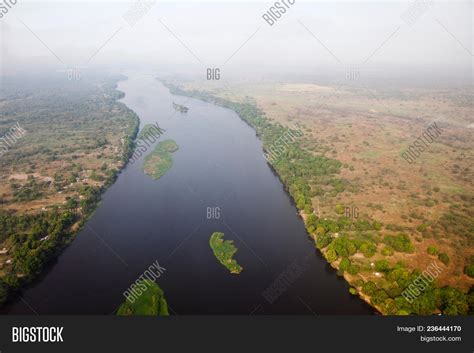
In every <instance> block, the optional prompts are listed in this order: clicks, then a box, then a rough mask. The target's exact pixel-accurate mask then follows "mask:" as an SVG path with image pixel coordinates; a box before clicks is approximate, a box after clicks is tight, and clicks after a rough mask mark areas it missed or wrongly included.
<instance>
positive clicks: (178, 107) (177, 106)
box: [173, 102, 189, 113]
mask: <svg viewBox="0 0 474 353" xmlns="http://www.w3.org/2000/svg"><path fill="white" fill-rule="evenodd" d="M173 108H174V110H176V111H178V112H181V113H187V112H188V110H189V108H188V107H185V106H184V105H180V104H177V103H175V102H173Z"/></svg>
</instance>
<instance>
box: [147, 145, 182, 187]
mask: <svg viewBox="0 0 474 353" xmlns="http://www.w3.org/2000/svg"><path fill="white" fill-rule="evenodd" d="M177 150H178V145H177V144H176V142H175V141H173V140H165V141H161V142H160V143H158V144H157V145H156V147H155V149H154V150H153V152H151V153H150V154H149V155H147V156H146V157H145V162H144V164H143V171H144V172H145V174H147V175H149V176H151V177H152V178H153V179H155V180H158V179H160V178H161V177H162V176H163V175H165V174H166V172H167V171H168V170H169V169H170V168H171V166H172V165H173V157H172V156H171V153H173V152H175V151H177Z"/></svg>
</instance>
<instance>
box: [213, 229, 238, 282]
mask: <svg viewBox="0 0 474 353" xmlns="http://www.w3.org/2000/svg"><path fill="white" fill-rule="evenodd" d="M223 237H224V233H220V232H214V233H212V235H211V239H210V240H209V245H210V246H211V249H212V251H213V252H214V256H215V257H216V258H217V260H219V262H220V263H221V264H222V265H224V266H225V267H227V269H228V270H229V271H230V273H234V274H239V273H240V272H242V270H243V268H242V266H240V265H239V264H238V263H237V261H235V260H234V259H232V257H233V256H234V254H235V253H236V252H237V248H236V247H235V246H234V244H233V241H232V240H224V239H222V238H223Z"/></svg>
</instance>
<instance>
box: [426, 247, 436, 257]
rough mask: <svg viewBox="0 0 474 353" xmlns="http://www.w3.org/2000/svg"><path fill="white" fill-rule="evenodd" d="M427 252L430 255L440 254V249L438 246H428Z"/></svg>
mask: <svg viewBox="0 0 474 353" xmlns="http://www.w3.org/2000/svg"><path fill="white" fill-rule="evenodd" d="M426 252H427V253H428V254H430V255H438V249H437V248H436V246H428V248H427V249H426Z"/></svg>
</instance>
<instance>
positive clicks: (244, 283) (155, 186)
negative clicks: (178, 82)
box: [7, 75, 373, 315]
mask: <svg viewBox="0 0 474 353" xmlns="http://www.w3.org/2000/svg"><path fill="white" fill-rule="evenodd" d="M119 89H120V90H121V91H123V92H125V94H126V96H125V98H124V99H123V100H122V102H123V103H125V104H126V105H127V106H128V107H129V108H130V109H132V110H134V111H135V112H136V113H137V114H138V116H139V117H140V120H141V126H143V125H144V124H147V123H155V122H158V123H159V125H160V127H162V128H164V129H165V130H166V132H165V134H164V135H163V136H161V137H160V140H165V139H174V140H175V141H176V142H177V144H178V145H179V150H178V151H177V152H175V153H174V154H173V160H174V163H173V166H172V168H171V169H170V170H169V171H168V173H167V174H166V175H165V176H163V177H162V178H161V179H160V180H153V179H151V178H150V177H148V176H146V175H145V174H144V173H143V172H142V164H143V159H141V160H139V161H138V162H136V163H134V164H132V165H129V166H127V167H126V168H125V169H124V170H123V172H122V173H121V174H120V175H119V177H118V179H117V181H116V182H115V184H114V185H112V186H111V187H110V188H109V189H108V190H107V192H105V194H104V195H103V198H102V202H101V204H100V206H99V207H98V209H97V211H96V212H95V213H94V215H93V216H92V217H91V218H90V220H89V221H88V222H87V223H86V225H85V226H84V228H83V229H82V230H81V231H80V232H79V233H78V234H77V238H76V239H75V240H74V242H73V243H72V244H71V245H70V246H69V247H68V248H67V249H66V250H65V251H64V252H63V253H62V254H61V255H60V256H59V258H58V260H57V261H56V262H55V263H54V264H53V265H52V266H51V267H50V268H49V270H48V271H46V272H45V273H44V275H43V276H41V278H39V279H38V280H36V281H35V282H34V283H32V284H31V285H30V286H29V287H27V288H25V289H24V290H23V292H22V296H21V297H19V298H18V299H17V300H16V301H14V302H13V303H12V304H11V305H9V306H8V308H7V311H8V313H11V314H33V313H38V314H111V313H113V312H114V311H115V309H116V308H117V307H118V306H119V305H120V303H122V302H123V301H124V297H123V294H122V293H123V292H124V291H125V290H126V289H127V288H128V287H129V286H130V284H132V283H133V282H134V281H135V280H136V279H137V278H138V277H139V276H140V275H141V274H142V273H143V271H144V270H146V269H147V268H148V267H149V266H150V265H152V264H153V263H155V262H156V261H158V263H159V264H160V265H161V266H162V267H164V268H165V269H166V270H165V271H164V272H163V274H162V275H161V276H160V278H158V280H157V283H158V284H159V285H160V286H161V287H162V288H163V290H164V291H165V295H166V299H167V300H168V303H169V305H170V312H171V313H174V314H242V315H247V314H251V313H253V314H309V315H312V314H317V315H319V314H370V313H373V310H372V309H371V308H370V307H369V306H368V305H366V304H365V303H364V302H363V301H362V300H360V299H359V298H358V297H354V296H352V295H350V294H349V291H348V288H349V287H348V285H347V283H346V282H345V281H344V280H343V279H342V278H340V277H338V276H337V275H336V272H335V271H334V270H333V269H332V268H331V267H330V266H329V265H328V264H327V263H326V261H325V260H324V259H323V258H322V256H321V255H320V254H319V252H318V251H317V250H316V249H315V247H314V245H313V243H312V242H311V241H310V240H309V238H308V235H307V233H306V231H305V227H304V224H303V221H302V220H301V218H300V217H299V216H298V215H297V210H296V208H295V205H294V204H293V202H292V201H291V199H290V197H289V195H288V194H287V193H286V192H285V190H284V188H283V186H282V184H281V182H280V180H279V179H278V177H277V176H276V175H275V174H274V173H273V172H272V170H271V169H270V168H269V166H268V165H267V163H266V161H265V159H264V158H263V155H262V145H261V142H260V141H259V140H258V138H257V137H256V136H255V132H254V130H253V129H252V128H250V127H249V126H248V125H246V124H245V123H244V122H243V121H241V120H240V118H239V117H238V116H237V114H236V113H235V112H233V111H232V110H229V109H225V108H221V107H217V106H215V105H213V104H209V103H205V102H202V101H200V100H197V99H190V98H187V97H180V96H173V95H171V94H170V93H169V91H168V90H167V89H166V88H165V87H164V86H163V85H162V84H161V83H159V82H158V81H157V80H156V79H155V78H154V77H153V76H151V75H132V76H130V78H129V79H128V80H127V81H123V82H120V84H119ZM172 102H177V103H182V104H185V105H186V106H187V107H189V112H188V113H179V112H178V113H176V112H175V111H174V109H173V106H172ZM148 152H149V151H148ZM216 207H218V208H219V212H217V213H215V214H214V216H215V217H214V218H212V217H211V218H209V217H208V208H216ZM215 231H220V232H223V233H224V234H225V236H224V238H225V239H229V240H233V241H234V244H235V246H236V247H237V248H238V251H237V253H236V255H235V259H236V260H237V262H238V263H239V264H240V265H241V266H242V267H243V268H244V270H243V271H242V272H241V274H240V275H234V274H231V273H229V271H228V270H227V269H226V268H225V267H223V266H222V265H221V264H220V263H219V262H218V261H217V259H216V258H215V257H214V255H213V253H212V250H211V249H210V247H209V238H210V236H211V234H212V233H213V232H215ZM269 287H270V288H273V289H272V290H271V291H268V290H267V291H266V289H267V288H269ZM269 292H271V293H272V294H271V295H269V294H268V293H269Z"/></svg>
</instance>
